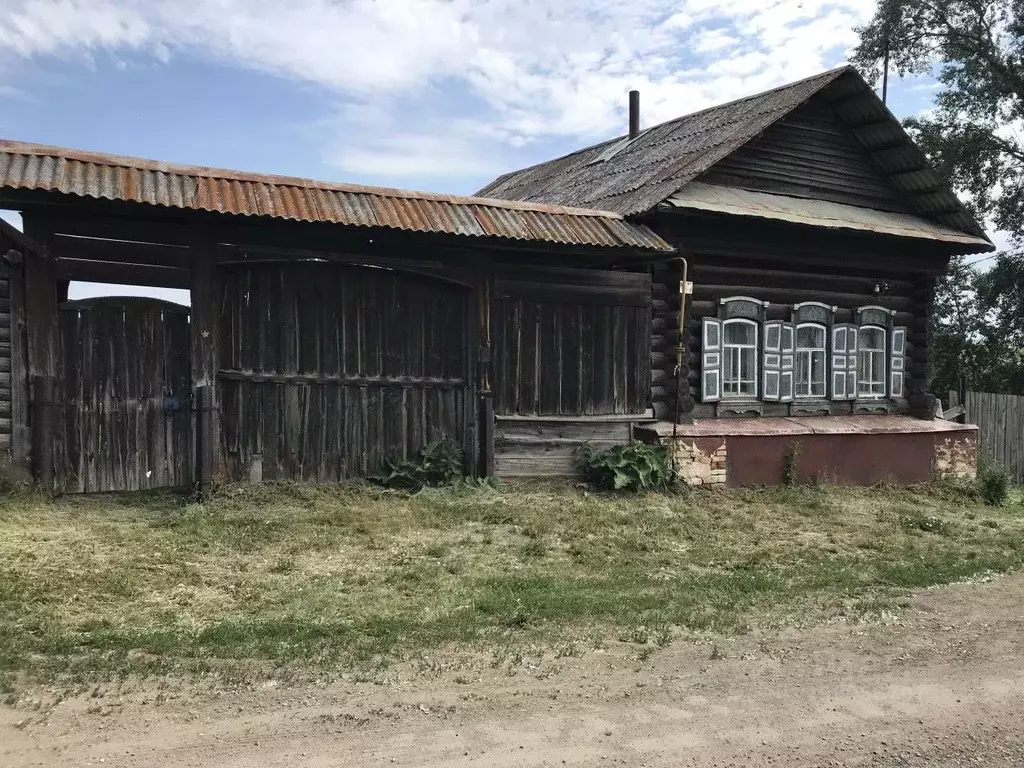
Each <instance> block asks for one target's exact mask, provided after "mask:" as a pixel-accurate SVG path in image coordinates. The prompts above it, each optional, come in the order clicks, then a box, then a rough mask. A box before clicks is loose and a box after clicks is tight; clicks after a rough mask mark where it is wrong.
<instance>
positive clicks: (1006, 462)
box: [965, 392, 1024, 483]
mask: <svg viewBox="0 0 1024 768" xmlns="http://www.w3.org/2000/svg"><path fill="white" fill-rule="evenodd" d="M965 405H966V407H967V413H966V416H967V423H968V424H977V425H978V460H979V461H991V462H995V463H996V464H999V465H1001V466H1003V467H1006V469H1007V470H1008V471H1009V472H1010V475H1011V476H1012V477H1013V479H1014V482H1016V483H1024V397H1022V396H1020V395H997V394H993V393H991V392H967V398H966V401H965Z"/></svg>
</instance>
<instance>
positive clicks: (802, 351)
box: [793, 304, 829, 400]
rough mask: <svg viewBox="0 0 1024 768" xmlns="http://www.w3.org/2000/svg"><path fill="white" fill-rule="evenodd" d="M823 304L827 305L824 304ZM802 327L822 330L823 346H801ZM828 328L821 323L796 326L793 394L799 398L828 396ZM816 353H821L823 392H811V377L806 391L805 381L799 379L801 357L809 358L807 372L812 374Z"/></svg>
mask: <svg viewBox="0 0 1024 768" xmlns="http://www.w3.org/2000/svg"><path fill="white" fill-rule="evenodd" d="M822 306H825V305H824V304H823V305H822ZM801 328H815V329H817V330H819V331H821V346H820V347H801V346H800V329H801ZM827 347H828V328H826V327H825V326H824V325H822V324H821V323H799V324H797V326H796V334H795V338H794V366H793V396H794V398H796V399H797V400H825V399H827V398H828V382H829V366H828V349H827ZM814 354H820V360H821V376H822V379H821V382H820V383H821V394H820V395H815V394H811V384H812V381H811V380H810V379H808V380H807V388H806V391H801V387H802V384H803V382H801V381H800V379H799V371H800V358H801V357H806V358H807V374H808V376H810V375H811V370H812V366H811V361H812V359H813V355H814Z"/></svg>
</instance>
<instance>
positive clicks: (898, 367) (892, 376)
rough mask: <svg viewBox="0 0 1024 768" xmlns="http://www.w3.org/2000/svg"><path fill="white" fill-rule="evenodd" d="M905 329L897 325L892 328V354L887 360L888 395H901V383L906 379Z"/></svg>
mask: <svg viewBox="0 0 1024 768" xmlns="http://www.w3.org/2000/svg"><path fill="white" fill-rule="evenodd" d="M906 356H907V329H906V327H905V326H897V327H895V328H893V329H892V356H891V357H890V362H889V397H903V383H904V381H905V379H906Z"/></svg>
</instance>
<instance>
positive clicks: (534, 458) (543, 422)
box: [494, 418, 641, 477]
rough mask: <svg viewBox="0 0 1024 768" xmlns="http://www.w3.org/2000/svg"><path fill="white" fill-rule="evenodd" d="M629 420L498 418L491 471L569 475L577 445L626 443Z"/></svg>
mask: <svg viewBox="0 0 1024 768" xmlns="http://www.w3.org/2000/svg"><path fill="white" fill-rule="evenodd" d="M639 420H641V419H638V421H639ZM633 423H634V422H632V421H630V420H628V419H615V420H603V421H582V420H578V419H577V420H573V419H558V418H550V419H516V418H499V419H498V423H497V428H496V429H495V440H494V465H495V474H497V475H498V476H499V477H570V476H572V475H574V474H576V466H575V460H574V454H575V452H576V449H577V448H579V447H580V446H581V445H583V443H589V444H590V445H591V446H593V447H594V449H595V450H604V449H607V448H611V447H612V446H615V445H621V444H623V443H628V442H629V441H630V436H631V432H632V429H631V426H632V424H633Z"/></svg>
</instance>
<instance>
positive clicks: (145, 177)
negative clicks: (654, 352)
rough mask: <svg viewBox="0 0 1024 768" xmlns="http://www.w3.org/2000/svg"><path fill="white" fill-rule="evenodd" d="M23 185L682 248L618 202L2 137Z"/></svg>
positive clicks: (10, 171) (409, 225)
mask: <svg viewBox="0 0 1024 768" xmlns="http://www.w3.org/2000/svg"><path fill="white" fill-rule="evenodd" d="M20 190H30V191H45V192H49V193H56V194H59V195H62V196H69V197H77V198H94V199H102V200H114V201H120V202H128V203H143V204H149V205H155V206H163V207H166V208H176V209H186V210H196V211H211V212H215V213H225V214H236V215H241V216H267V217H272V218H276V219H292V220H295V221H309V222H328V223H334V224H345V225H350V226H358V227H383V228H386V229H399V230H407V231H412V232H430V233H441V234H448V235H461V236H467V237H483V238H507V239H511V240H518V241H535V242H545V243H555V244H559V245H568V246H590V247H598V248H609V247H612V248H614V247H628V248H633V249H637V250H645V251H656V252H672V251H673V250H674V249H673V248H672V246H670V245H669V244H668V243H666V242H665V241H664V240H662V239H661V238H660V237H658V236H657V235H656V234H654V233H653V232H652V231H651V230H650V229H648V228H647V227H645V226H643V225H641V224H636V223H632V222H628V221H625V220H624V219H623V217H622V215H621V214H618V213H615V212H610V211H596V210H587V209H582V208H575V207H565V206H560V205H549V204H544V203H531V202H515V201H508V200H488V199H483V198H479V197H460V196H456V195H440V194H434V193H430V192H410V191H407V190H400V189H389V188H386V187H369V186H361V185H355V184H336V183H328V182H322V181H312V180H310V179H299V178H292V177H287V176H268V175H261V174H254V173H245V172H241V171H228V170H220V169H217V168H205V167H199V166H187V165H175V164H173V163H161V162H157V161H154V160H142V159H139V158H134V157H122V156H119V155H108V154H101V153H96V152H82V151H79V150H74V149H64V148H61V147H49V146H42V145H39V144H27V143H23V142H16V141H6V140H0V193H3V192H8V193H10V192H12V191H20Z"/></svg>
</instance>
